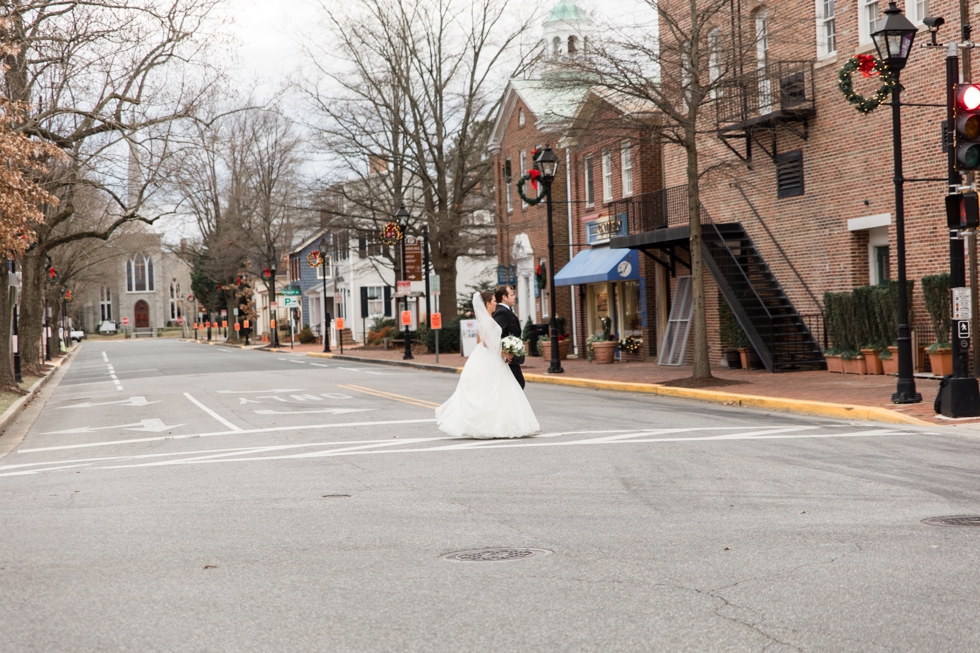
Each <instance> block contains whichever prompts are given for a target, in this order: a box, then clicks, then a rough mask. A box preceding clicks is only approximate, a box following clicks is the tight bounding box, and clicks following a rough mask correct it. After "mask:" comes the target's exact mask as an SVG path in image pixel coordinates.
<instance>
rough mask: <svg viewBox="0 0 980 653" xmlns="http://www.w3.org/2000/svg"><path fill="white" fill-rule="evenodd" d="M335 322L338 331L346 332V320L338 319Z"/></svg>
mask: <svg viewBox="0 0 980 653" xmlns="http://www.w3.org/2000/svg"><path fill="white" fill-rule="evenodd" d="M334 321H335V322H336V323H337V331H343V330H344V318H342V317H338V318H336V320H334Z"/></svg>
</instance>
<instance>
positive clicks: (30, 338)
mask: <svg viewBox="0 0 980 653" xmlns="http://www.w3.org/2000/svg"><path fill="white" fill-rule="evenodd" d="M21 272H22V274H23V278H22V279H21V283H22V285H21V293H22V295H21V301H20V310H21V313H20V322H19V323H18V327H19V331H20V337H19V338H18V342H19V343H20V363H21V369H22V370H23V372H24V373H26V374H30V375H31V376H41V374H42V371H41V364H42V359H43V358H44V352H43V351H42V349H41V330H42V328H43V326H44V316H43V313H44V294H43V291H44V254H41V253H40V252H39V251H38V249H34V250H33V251H31V252H28V253H26V254H24V261H23V265H22V267H21Z"/></svg>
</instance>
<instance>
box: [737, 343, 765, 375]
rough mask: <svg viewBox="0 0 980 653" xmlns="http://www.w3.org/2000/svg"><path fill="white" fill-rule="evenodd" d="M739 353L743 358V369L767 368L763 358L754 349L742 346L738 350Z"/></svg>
mask: <svg viewBox="0 0 980 653" xmlns="http://www.w3.org/2000/svg"><path fill="white" fill-rule="evenodd" d="M738 353H739V354H740V356H741V359H742V369H744V370H762V369H765V365H763V364H762V359H760V358H759V355H758V354H757V353H755V350H754V349H748V348H742V349H739V350H738Z"/></svg>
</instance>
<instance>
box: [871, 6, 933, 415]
mask: <svg viewBox="0 0 980 653" xmlns="http://www.w3.org/2000/svg"><path fill="white" fill-rule="evenodd" d="M917 31H918V30H917V29H916V27H915V25H913V24H912V22H911V21H910V20H909V19H908V18H906V17H905V16H904V15H903V14H902V12H901V10H900V9H899V8H898V7H897V6H895V3H894V2H890V3H888V9H886V10H885V16H884V20H882V21H880V22H879V23H878V29H876V30H875V31H874V33H872V34H871V38H872V40H873V41H874V44H875V48H876V49H877V50H878V58H879V59H881V60H882V61H884V62H885V64H886V65H887V66H888V69H889V70H891V71H892V73H894V75H895V86H894V88H893V89H892V102H891V105H892V151H893V154H894V160H895V178H894V180H895V249H896V254H897V258H898V386H897V388H896V390H895V393H894V394H892V403H895V404H914V403H918V402H920V401H922V395H921V394H919V393H918V392H916V391H915V378H914V377H913V375H912V338H911V335H910V334H909V324H908V322H909V310H908V292H907V288H906V280H905V187H904V184H905V178H904V177H903V173H902V108H901V107H902V104H901V90H902V84H901V81H900V75H901V72H902V69H903V68H905V63H906V62H907V61H908V58H909V54H910V53H911V52H912V42H913V41H914V40H915V34H916V32H917Z"/></svg>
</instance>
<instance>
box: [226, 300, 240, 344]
mask: <svg viewBox="0 0 980 653" xmlns="http://www.w3.org/2000/svg"><path fill="white" fill-rule="evenodd" d="M230 295H231V296H230V297H229V296H228V295H225V304H226V306H225V309H226V310H227V311H228V338H227V342H234V343H236V344H237V343H238V332H237V331H235V322H236V321H237V320H238V318H237V317H236V316H235V310H234V309H236V308H238V298H237V297H235V293H230Z"/></svg>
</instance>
